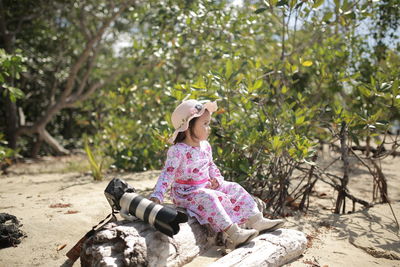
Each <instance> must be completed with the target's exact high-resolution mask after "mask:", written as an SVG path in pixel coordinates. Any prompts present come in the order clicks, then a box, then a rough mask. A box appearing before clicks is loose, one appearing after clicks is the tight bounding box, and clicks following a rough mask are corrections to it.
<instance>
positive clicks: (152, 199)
mask: <svg viewBox="0 0 400 267" xmlns="http://www.w3.org/2000/svg"><path fill="white" fill-rule="evenodd" d="M150 200H151V201H153V202H154V203H157V204H161V201H160V200H159V199H158V198H156V197H151V198H150Z"/></svg>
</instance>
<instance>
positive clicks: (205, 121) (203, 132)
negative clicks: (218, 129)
mask: <svg viewBox="0 0 400 267" xmlns="http://www.w3.org/2000/svg"><path fill="white" fill-rule="evenodd" d="M210 121H211V114H210V112H209V111H208V110H206V111H205V112H204V113H203V115H201V116H200V117H199V118H198V119H197V120H196V121H195V123H194V126H193V132H194V134H195V135H196V136H192V139H195V140H196V141H203V140H207V138H208V136H209V135H210V132H211V128H210ZM196 137H197V138H196Z"/></svg>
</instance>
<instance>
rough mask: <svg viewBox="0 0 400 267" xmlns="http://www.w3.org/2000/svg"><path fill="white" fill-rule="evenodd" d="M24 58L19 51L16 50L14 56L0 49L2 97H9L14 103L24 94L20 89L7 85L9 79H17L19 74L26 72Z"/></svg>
mask: <svg viewBox="0 0 400 267" xmlns="http://www.w3.org/2000/svg"><path fill="white" fill-rule="evenodd" d="M25 61H26V58H25V57H23V56H22V55H21V51H20V50H17V51H16V53H15V54H14V55H10V54H7V53H6V51H5V50H4V49H0V84H2V86H1V87H2V88H3V89H4V90H3V92H2V93H3V94H2V97H9V98H10V99H11V101H13V102H15V101H16V100H17V99H19V98H23V97H24V95H25V94H24V92H22V91H21V89H19V88H17V87H14V85H13V84H9V83H8V81H9V80H10V78H11V79H17V80H18V79H19V78H20V73H21V72H24V71H26V66H25V65H24V62H25Z"/></svg>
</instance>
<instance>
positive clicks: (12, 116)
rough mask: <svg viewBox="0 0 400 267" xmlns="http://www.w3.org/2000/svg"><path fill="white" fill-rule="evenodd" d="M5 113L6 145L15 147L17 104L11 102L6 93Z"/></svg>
mask: <svg viewBox="0 0 400 267" xmlns="http://www.w3.org/2000/svg"><path fill="white" fill-rule="evenodd" d="M4 101H5V105H4V108H5V114H6V139H7V142H8V146H9V147H10V148H12V149H16V148H17V135H16V132H17V128H18V116H17V104H16V103H15V102H12V101H11V99H10V98H9V97H8V95H7V96H6V98H5V100H4Z"/></svg>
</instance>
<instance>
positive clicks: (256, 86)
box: [253, 80, 263, 90]
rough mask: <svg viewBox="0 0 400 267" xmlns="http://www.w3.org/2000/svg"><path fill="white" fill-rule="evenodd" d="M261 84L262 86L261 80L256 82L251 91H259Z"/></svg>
mask: <svg viewBox="0 0 400 267" xmlns="http://www.w3.org/2000/svg"><path fill="white" fill-rule="evenodd" d="M262 84H263V81H262V80H257V81H256V82H255V83H254V85H253V89H254V90H257V89H259V88H260V87H261V86H262Z"/></svg>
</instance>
